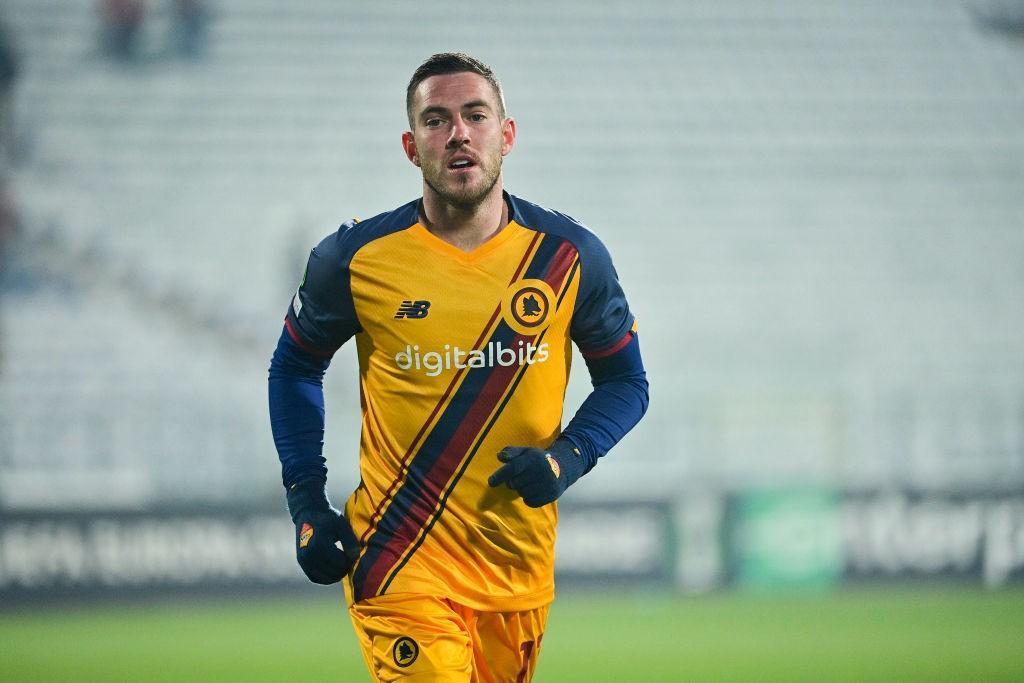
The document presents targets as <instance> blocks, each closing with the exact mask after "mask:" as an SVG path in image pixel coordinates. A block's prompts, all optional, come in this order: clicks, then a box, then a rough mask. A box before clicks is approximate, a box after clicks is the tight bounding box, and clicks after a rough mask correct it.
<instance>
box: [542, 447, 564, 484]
mask: <svg viewBox="0 0 1024 683" xmlns="http://www.w3.org/2000/svg"><path fill="white" fill-rule="evenodd" d="M544 457H545V458H547V460H548V465H549V466H550V467H551V471H552V472H554V473H555V479H558V478H559V477H560V476H562V468H561V467H559V466H558V461H557V460H555V459H554V458H553V457H551V454H550V453H545V454H544Z"/></svg>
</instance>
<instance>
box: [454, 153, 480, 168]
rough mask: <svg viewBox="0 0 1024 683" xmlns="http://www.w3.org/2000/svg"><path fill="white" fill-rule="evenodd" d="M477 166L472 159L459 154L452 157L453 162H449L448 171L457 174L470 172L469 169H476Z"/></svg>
mask: <svg viewBox="0 0 1024 683" xmlns="http://www.w3.org/2000/svg"><path fill="white" fill-rule="evenodd" d="M476 165H477V164H476V162H475V161H473V159H472V158H471V157H469V156H466V155H463V154H459V155H456V156H454V157H452V158H451V160H450V161H449V162H448V170H449V171H455V172H460V171H468V170H469V169H471V168H474V167H475V166H476Z"/></svg>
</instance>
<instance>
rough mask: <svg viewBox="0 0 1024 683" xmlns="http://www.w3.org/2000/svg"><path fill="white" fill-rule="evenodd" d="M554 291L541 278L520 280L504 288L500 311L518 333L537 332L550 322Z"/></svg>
mask: <svg viewBox="0 0 1024 683" xmlns="http://www.w3.org/2000/svg"><path fill="white" fill-rule="evenodd" d="M554 305H555V293H554V291H552V289H551V287H550V286H549V285H548V283H546V282H544V281H543V280H520V281H519V282H514V283H513V284H512V286H511V287H509V288H508V289H507V290H505V296H504V297H503V298H502V302H501V313H502V316H503V317H504V318H505V322H507V323H508V325H509V327H511V328H512V329H513V330H515V331H516V332H518V333H519V334H537V333H539V332H540V331H541V330H543V329H544V328H545V327H547V326H548V325H549V324H550V322H551V316H550V313H551V310H552V309H553V308H554Z"/></svg>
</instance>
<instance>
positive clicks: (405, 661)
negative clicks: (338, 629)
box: [349, 594, 550, 683]
mask: <svg viewBox="0 0 1024 683" xmlns="http://www.w3.org/2000/svg"><path fill="white" fill-rule="evenodd" d="M549 606H550V605H544V606H543V607H538V608H536V609H532V610H527V611H525V612H480V611H477V610H474V609H470V608H469V607H464V606H462V605H459V604H457V603H454V602H452V601H451V600H447V599H445V598H439V597H431V596H426V595H411V594H398V595H381V596H379V597H375V598H370V599H369V600H363V601H361V602H358V603H355V604H350V605H349V615H350V616H351V617H352V624H353V626H355V630H356V635H357V636H358V638H359V647H360V648H361V649H362V651H363V658H364V659H365V660H366V666H367V667H368V668H369V670H370V674H371V676H373V680H375V681H378V682H379V683H384V682H385V681H410V682H412V681H423V682H427V681H430V682H431V683H434V682H437V683H528V681H530V680H531V679H532V678H533V671H534V669H535V668H536V666H537V655H538V654H539V651H540V644H541V638H542V637H543V635H544V624H545V623H546V622H547V618H548V607H549Z"/></svg>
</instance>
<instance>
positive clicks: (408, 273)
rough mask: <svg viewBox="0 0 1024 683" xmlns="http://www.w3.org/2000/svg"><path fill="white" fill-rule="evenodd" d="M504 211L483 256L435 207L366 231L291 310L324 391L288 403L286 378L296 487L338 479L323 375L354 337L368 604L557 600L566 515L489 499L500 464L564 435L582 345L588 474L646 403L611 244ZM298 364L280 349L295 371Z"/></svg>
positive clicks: (519, 206)
mask: <svg viewBox="0 0 1024 683" xmlns="http://www.w3.org/2000/svg"><path fill="white" fill-rule="evenodd" d="M505 200H506V202H507V203H508V205H509V209H510V213H509V216H510V220H509V223H508V225H506V226H505V227H504V228H503V229H502V230H501V231H500V232H499V233H498V234H496V235H495V236H494V237H492V238H491V239H489V240H488V241H487V242H485V243H484V244H483V245H481V246H480V247H478V248H477V249H475V250H473V251H471V252H464V251H462V250H460V249H458V248H456V247H454V246H452V245H450V244H448V243H447V242H445V241H443V240H441V239H440V238H438V237H437V236H435V235H433V234H432V233H430V232H429V231H428V230H427V229H426V228H425V227H424V226H423V225H422V224H421V223H420V222H419V200H417V201H413V202H410V203H408V204H406V205H404V206H402V207H399V208H398V209H396V210H394V211H391V212H388V213H385V214H381V215H379V216H376V217H374V218H371V219H369V220H366V221H361V222H359V221H350V222H348V223H346V224H344V225H343V226H342V227H341V229H339V230H338V232H337V233H335V234H333V235H331V236H329V237H327V238H326V239H325V240H324V241H323V242H321V243H320V244H319V245H318V246H317V247H316V248H315V249H314V250H313V252H312V254H311V255H310V259H309V264H308V266H307V270H306V275H305V277H304V279H303V282H302V285H301V286H300V287H299V290H298V291H297V292H296V295H295V297H294V299H293V301H292V304H291V306H290V307H289V310H288V313H287V316H286V318H285V328H286V336H285V338H284V339H283V340H282V341H283V342H288V343H290V344H292V345H294V347H295V348H297V349H299V350H301V353H299V354H292V356H294V357H297V358H298V359H299V360H298V361H294V358H293V361H294V362H297V363H298V366H299V370H298V374H302V373H303V372H305V373H306V374H307V376H309V377H311V378H312V379H311V381H310V383H309V384H310V386H312V387H313V389H312V392H311V395H310V394H309V393H308V392H307V393H305V394H304V391H305V390H304V389H302V388H299V389H297V393H295V394H294V395H293V396H291V397H290V398H289V397H288V396H284V395H283V394H281V392H278V393H277V394H275V391H274V388H273V382H274V367H273V366H272V374H271V383H272V389H271V412H272V420H274V421H275V430H274V431H275V439H276V440H277V441H278V450H279V454H280V455H281V459H282V464H283V469H284V479H285V483H286V485H287V484H289V483H294V482H296V481H300V480H302V479H305V478H310V477H323V476H325V474H326V470H325V469H324V465H323V462H324V461H323V458H322V456H321V454H320V450H319V439H320V434H322V425H323V415H322V394H321V395H320V396H319V398H320V403H319V405H317V396H316V394H317V391H319V389H318V387H317V381H316V379H317V373H318V372H319V373H320V374H322V371H323V369H326V365H327V362H328V360H329V359H330V357H331V356H332V355H333V353H334V352H335V351H336V350H337V349H338V348H339V347H340V346H341V345H342V344H343V343H345V342H346V341H347V340H349V339H350V338H352V337H355V340H356V347H357V352H358V358H359V378H360V399H361V407H362V428H361V438H360V449H359V450H360V453H359V463H360V483H359V486H358V487H357V488H356V490H355V491H354V492H353V493H352V495H351V496H350V497H349V499H348V501H347V503H346V505H345V514H346V516H347V517H348V518H349V520H350V522H351V523H352V525H353V528H354V529H355V531H356V534H357V536H358V537H359V539H360V555H359V560H358V562H357V563H356V565H355V567H354V569H353V571H352V573H351V575H350V577H349V580H350V581H351V588H352V594H353V597H354V599H356V600H361V599H365V598H368V597H372V596H375V595H380V594H383V593H385V592H390V593H398V592H411V593H419V594H429V595H443V596H448V597H452V598H453V599H456V600H457V601H459V602H460V603H462V604H465V605H467V606H470V607H473V608H477V609H485V610H502V611H508V610H523V609H531V608H533V607H536V606H539V605H542V604H545V603H547V602H549V601H550V600H551V599H552V597H553V568H554V541H555V525H556V521H557V505H556V504H551V505H546V506H543V507H541V508H536V509H534V508H529V507H527V506H526V505H525V503H524V502H523V501H522V500H521V499H520V498H518V496H517V495H516V494H515V492H514V491H512V490H510V489H508V488H505V487H500V488H491V487H489V486H488V484H487V478H488V476H490V474H492V473H493V472H494V470H495V469H496V468H497V467H498V465H499V463H498V461H497V459H496V454H497V453H498V451H500V450H501V449H502V448H503V447H505V446H509V445H515V446H536V447H540V448H544V447H546V446H548V445H549V444H550V443H551V442H552V441H554V440H555V439H556V438H558V437H559V436H560V435H561V434H562V432H561V422H562V411H563V401H564V397H565V390H566V385H567V382H568V377H569V369H570V362H571V358H572V355H571V346H570V344H571V343H572V342H575V343H576V344H577V346H578V347H579V348H580V350H581V352H582V353H583V355H584V357H585V358H586V359H587V362H588V365H589V366H590V367H591V373H592V376H595V392H594V394H592V395H591V397H590V398H588V400H587V402H586V403H585V404H584V409H586V410H584V409H581V412H580V413H579V414H578V415H577V419H576V420H574V421H573V422H572V423H570V425H569V426H568V427H567V429H566V433H565V435H564V436H565V438H568V439H570V440H571V441H573V442H574V443H575V444H576V445H577V446H578V447H579V450H580V451H581V453H582V455H583V457H584V458H585V459H587V461H588V469H589V467H591V466H593V462H594V461H595V460H596V459H597V457H598V456H600V455H603V454H604V452H605V451H606V450H607V449H608V448H610V447H611V445H613V444H614V443H615V441H617V440H618V438H621V436H622V434H624V433H625V431H628V429H630V428H631V427H632V426H633V424H635V422H636V421H637V420H638V419H639V418H640V416H641V415H642V414H643V410H644V409H645V408H646V401H647V385H646V379H645V378H644V374H643V368H642V364H641V363H640V360H639V350H638V347H637V342H636V339H635V334H636V324H635V321H634V319H633V316H632V314H631V313H630V310H629V306H628V305H627V303H626V299H625V296H624V294H623V292H622V288H621V287H620V285H619V282H618V278H617V276H616V273H615V270H614V268H613V267H612V263H611V259H610V257H609V255H608V252H607V250H606V249H605V247H604V245H603V244H602V243H601V242H600V240H598V238H597V237H596V236H595V235H594V234H593V233H592V232H590V231H589V230H588V229H587V228H585V227H584V226H582V225H581V224H579V223H577V222H576V221H574V220H573V219H571V218H569V217H567V216H565V215H563V214H559V213H557V212H554V211H550V210H547V209H544V208H542V207H539V206H537V205H535V204H531V203H530V202H527V201H525V200H522V199H519V198H516V197H513V196H512V195H508V194H506V195H505ZM284 355H285V356H287V355H288V354H287V353H285V354H284ZM317 359H321V361H322V362H321V364H320V365H319V366H318V365H317ZM284 362H285V361H284V360H281V359H280V358H279V357H278V355H275V363H277V364H278V366H279V368H278V370H279V371H280V367H281V366H282V364H283V363H284ZM303 364H305V367H301V366H303ZM595 369H597V370H598V372H597V373H596V374H595ZM293 375H294V373H293ZM598 377H602V378H607V379H608V381H607V382H599V381H597V379H596V378H598ZM602 384H604V386H602ZM291 386H292V387H293V388H294V386H296V385H291ZM623 387H625V389H624V390H623ZM307 388H308V387H307ZM602 388H603V389H604V390H605V391H604V392H603V393H602V391H601V390H602ZM275 396H276V398H275ZM275 401H276V403H277V412H278V415H277V416H276V417H275V415H274V412H275ZM289 402H297V403H303V402H305V403H306V404H307V405H306V408H307V410H306V413H304V414H303V415H305V417H303V416H302V415H300V417H299V418H297V419H298V420H299V422H300V423H301V422H302V420H303V419H307V418H309V420H310V422H309V424H298V425H295V424H286V422H287V421H288V420H291V419H292V417H291V413H289V411H288V410H285V409H284V408H283V406H285V405H286V404H288V403H289ZM588 404H590V405H589V408H588ZM624 406H625V407H624ZM318 411H319V412H318ZM284 413H288V414H284ZM317 418H318V419H319V425H320V430H321V431H320V433H319V434H318V433H317V425H316V422H317ZM577 421H578V424H577Z"/></svg>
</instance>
